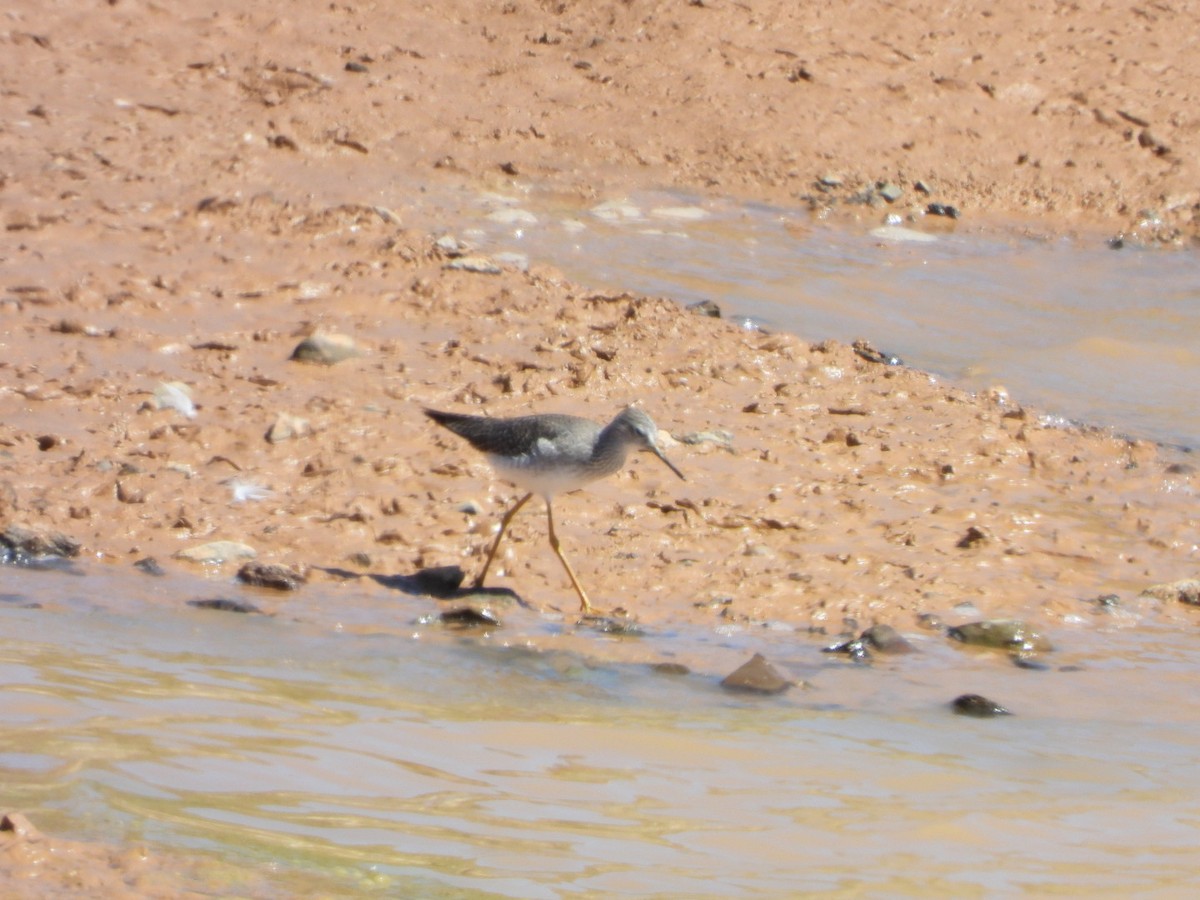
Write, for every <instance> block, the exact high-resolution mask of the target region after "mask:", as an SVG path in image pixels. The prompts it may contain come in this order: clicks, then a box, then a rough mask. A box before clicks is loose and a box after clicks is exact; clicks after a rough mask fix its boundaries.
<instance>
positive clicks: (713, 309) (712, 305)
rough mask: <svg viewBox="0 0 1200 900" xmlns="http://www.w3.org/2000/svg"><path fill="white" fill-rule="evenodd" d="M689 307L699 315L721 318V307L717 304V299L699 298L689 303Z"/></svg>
mask: <svg viewBox="0 0 1200 900" xmlns="http://www.w3.org/2000/svg"><path fill="white" fill-rule="evenodd" d="M687 308H688V309H689V310H690V311H691V312H694V313H696V315H699V316H709V317H710V318H713V319H719V318H721V307H720V306H719V305H717V302H716V301H715V300H697V301H696V302H695V303H689V304H688V306H687Z"/></svg>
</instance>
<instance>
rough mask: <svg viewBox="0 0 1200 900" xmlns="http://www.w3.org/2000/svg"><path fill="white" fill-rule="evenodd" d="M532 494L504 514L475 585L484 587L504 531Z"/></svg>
mask: <svg viewBox="0 0 1200 900" xmlns="http://www.w3.org/2000/svg"><path fill="white" fill-rule="evenodd" d="M532 496H533V494H532V493H530V494H526V495H525V496H524V497H522V498H521V499H520V500H518V501H517V502H516V503H514V504H513V506H512V509H510V510H509V511H508V512H506V513H505V514H504V518H503V519H501V520H500V531H499V533H498V534H497V535H496V539H495V540H494V541H492V548H491V549H490V550H488V555H487V561H486V562H485V563H484V564H483V571H481V572H480V573H479V575H478V576H477V577H476V578H475V587H477V588H481V587H483V579H485V578H486V577H487V573H488V569H489V568H490V567H491V565H492V560H493V559H495V558H496V550H497V549H499V547H500V540H501V538H503V537H504V532H506V531H508V523H509V522H511V521H512V520H513V516H515V515H516V514H517V512H518V511H519V510H520V509H521V507H522V506H524V505H525V503H526V501H527V500H529V498H530V497H532ZM551 530H553V529H551Z"/></svg>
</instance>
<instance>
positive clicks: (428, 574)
mask: <svg viewBox="0 0 1200 900" xmlns="http://www.w3.org/2000/svg"><path fill="white" fill-rule="evenodd" d="M466 577H467V573H466V572H464V571H463V570H462V566H431V567H430V568H428V569H421V570H419V571H418V572H417V573H416V574H414V575H413V584H414V586H415V587H416V589H417V590H418V591H419V592H420V593H422V594H428V595H429V596H431V597H449V596H452V595H453V594H455V593H457V591H458V589H459V588H460V587H461V586H462V583H463V579H464V578H466Z"/></svg>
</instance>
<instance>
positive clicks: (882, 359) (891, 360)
mask: <svg viewBox="0 0 1200 900" xmlns="http://www.w3.org/2000/svg"><path fill="white" fill-rule="evenodd" d="M852 347H853V349H854V352H855V353H857V354H858V355H859V356H860V357H862V358H863V359H865V360H866V361H867V362H873V363H878V364H879V365H882V366H902V365H904V360H902V359H901V358H900V357H898V356H896V355H895V354H892V353H885V352H884V351H883V350H877V349H875V347H873V346H872V345H871V342H870V341H864V340H862V339H861V338H860V339H859V340H857V341H855V342H854V343H853V345H852Z"/></svg>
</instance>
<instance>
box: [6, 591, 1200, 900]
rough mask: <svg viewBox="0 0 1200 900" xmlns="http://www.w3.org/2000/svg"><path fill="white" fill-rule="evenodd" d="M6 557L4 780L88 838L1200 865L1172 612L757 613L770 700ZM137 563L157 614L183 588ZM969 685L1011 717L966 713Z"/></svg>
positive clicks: (640, 868)
mask: <svg viewBox="0 0 1200 900" xmlns="http://www.w3.org/2000/svg"><path fill="white" fill-rule="evenodd" d="M5 576H6V581H7V582H8V583H9V585H10V590H11V591H12V592H13V594H14V595H19V596H29V595H32V594H34V593H36V594H37V595H38V596H39V597H41V598H42V599H43V600H44V601H45V608H44V609H22V608H19V607H17V606H15V605H14V604H13V603H6V604H5V605H4V606H2V607H0V617H2V618H3V620H4V630H3V633H4V635H5V637H4V638H3V639H0V683H2V684H3V696H4V698H5V701H4V726H5V727H4V729H3V731H2V732H0V772H3V780H4V783H5V785H6V788H7V791H6V794H7V797H8V802H9V803H10V804H14V805H19V806H21V807H23V808H25V809H27V810H28V811H30V812H31V814H33V815H35V816H37V817H38V818H39V819H40V820H42V821H43V823H44V824H45V825H46V826H47V827H53V828H56V829H61V830H63V831H67V832H70V833H72V834H75V835H83V836H90V837H93V838H103V839H114V838H115V837H119V836H121V835H124V836H125V837H126V839H143V840H148V841H151V842H153V843H158V844H161V845H164V846H170V847H176V848H183V849H185V850H192V851H195V852H200V853H204V852H211V853H214V854H217V855H220V856H222V857H224V858H226V859H234V860H241V861H243V862H244V863H245V864H246V865H256V864H261V863H265V862H267V861H272V862H275V863H277V864H278V865H279V866H280V867H281V871H282V872H284V873H287V872H291V873H293V874H294V873H297V872H298V873H301V875H303V873H306V872H307V873H317V874H319V875H320V876H321V877H322V878H324V879H334V880H335V882H336V883H337V884H338V885H340V888H339V890H342V891H344V892H345V893H348V894H361V895H370V894H378V895H383V896H401V895H402V896H413V895H418V894H419V895H423V896H429V895H438V896H510V897H516V896H520V897H547V898H550V897H561V896H574V895H579V896H612V895H628V896H639V897H647V896H690V897H717V896H755V895H758V896H784V895H788V894H794V893H796V892H800V891H808V890H822V891H832V892H844V893H848V894H855V895H869V896H897V895H899V896H917V895H920V896H929V895H931V894H932V895H937V894H954V895H955V896H963V895H988V896H991V895H994V894H996V893H998V892H1002V893H1016V892H1021V891H1033V892H1034V893H1042V892H1049V891H1053V890H1058V889H1065V888H1067V887H1069V888H1071V889H1074V890H1079V889H1083V888H1087V887H1089V886H1091V887H1095V888H1097V889H1100V888H1103V889H1106V890H1109V891H1119V892H1130V891H1134V890H1137V891H1139V892H1144V891H1146V890H1151V889H1167V888H1169V887H1170V886H1171V885H1176V884H1182V883H1188V882H1189V881H1194V879H1195V878H1196V876H1197V875H1198V874H1200V864H1197V863H1195V862H1194V846H1195V843H1196V841H1197V838H1198V837H1200V834H1198V833H1197V830H1198V822H1197V817H1196V816H1195V813H1194V797H1195V796H1197V791H1198V790H1200V772H1198V771H1197V769H1196V767H1195V766H1194V765H1193V763H1194V757H1195V751H1194V748H1195V746H1196V743H1197V739H1198V738H1200V724H1198V723H1200V700H1197V699H1196V698H1195V693H1194V691H1191V690H1190V682H1191V680H1192V666H1191V664H1190V659H1191V658H1192V657H1193V656H1194V648H1193V647H1192V646H1191V644H1192V642H1191V640H1190V639H1189V636H1188V635H1186V634H1178V633H1174V632H1171V631H1168V630H1163V631H1156V630H1155V629H1154V628H1152V627H1151V628H1143V629H1139V630H1138V631H1137V632H1136V633H1124V632H1119V631H1114V632H1113V633H1100V630H1101V628H1102V625H1101V624H1098V622H1099V620H1097V622H1089V623H1086V624H1083V625H1079V626H1077V627H1076V629H1075V630H1074V631H1070V632H1068V633H1066V634H1064V635H1061V639H1060V640H1058V641H1056V642H1057V643H1059V644H1060V645H1061V646H1062V647H1063V648H1064V649H1063V650H1061V651H1060V653H1059V654H1056V656H1055V663H1056V665H1059V666H1063V665H1067V664H1069V666H1070V669H1071V670H1069V671H1051V672H1028V671H1025V670H1019V669H1016V668H1015V667H1012V666H1011V665H1009V664H1007V663H1006V662H1005V661H1004V660H1003V658H1002V657H997V656H996V655H994V654H988V653H971V652H969V651H966V650H963V649H961V648H957V647H953V646H950V645H949V644H948V643H943V642H942V641H940V640H935V639H933V638H930V637H927V636H920V635H918V636H915V638H916V639H917V640H918V641H919V642H920V644H921V647H922V652H921V653H920V654H918V655H916V656H912V657H905V658H904V659H903V660H900V661H897V662H895V663H886V664H882V665H879V666H876V667H874V668H864V667H857V666H853V665H848V664H845V663H843V662H841V661H838V660H831V659H830V658H829V657H826V656H823V655H822V654H821V653H820V652H819V648H820V644H819V642H815V641H810V640H809V639H807V638H802V637H800V636H797V635H780V634H768V635H765V636H761V637H757V638H755V640H754V641H753V643H754V645H755V646H756V647H758V648H765V649H766V651H767V652H768V654H769V655H770V656H771V657H772V659H773V660H774V661H775V662H776V663H777V664H778V665H781V666H783V667H785V668H786V669H788V670H789V671H790V672H792V673H793V674H800V675H802V676H803V677H804V679H805V680H806V681H807V682H808V684H809V687H808V688H806V689H805V688H798V689H795V690H793V691H792V692H791V693H789V694H787V695H784V696H783V697H780V698H765V699H757V698H747V697H743V696H739V695H729V694H725V693H723V692H721V691H720V689H719V688H718V687H717V685H716V682H717V681H718V680H719V676H720V675H721V674H723V673H713V672H702V671H701V672H695V673H693V674H691V675H687V676H682V677H679V676H675V677H667V676H661V675H656V674H653V673H652V672H651V670H650V669H649V667H647V666H645V665H640V664H601V663H598V662H596V661H594V660H592V659H590V658H589V657H588V656H587V655H586V653H584V654H581V653H578V652H568V651H566V650H561V649H555V645H554V642H553V640H551V639H545V640H542V642H541V646H542V647H543V649H536V648H534V647H530V646H529V642H530V641H531V640H533V638H532V637H531V635H530V634H520V633H518V634H515V635H510V636H508V637H507V638H505V639H496V638H492V639H485V638H471V639H462V638H461V637H458V636H452V635H446V634H443V633H442V632H438V631H436V630H429V631H425V632H422V633H421V634H420V636H419V637H414V636H413V635H412V632H411V629H410V628H409V627H408V626H407V625H405V624H403V623H406V622H409V621H411V619H412V618H413V615H412V614H413V613H414V612H415V608H414V607H409V606H404V605H403V604H401V603H398V602H397V601H396V600H395V598H390V597H382V598H381V597H376V603H377V604H378V605H377V612H378V620H379V623H380V627H379V630H378V632H377V633H375V634H369V633H353V634H352V633H345V632H338V631H337V630H336V629H335V628H332V627H330V623H329V621H328V620H327V619H323V618H322V614H321V612H320V609H321V608H322V607H327V606H329V605H331V604H332V603H334V601H335V600H336V598H332V597H329V596H319V595H320V594H321V591H320V590H319V589H317V588H315V587H314V588H313V589H311V590H310V591H309V592H308V593H309V594H311V595H314V596H312V597H311V598H310V600H311V606H298V607H296V608H295V609H294V610H293V613H294V614H291V615H289V616H288V617H284V616H280V617H275V618H269V617H258V616H239V615H233V614H228V613H218V612H205V611H198V610H187V609H176V608H171V609H168V610H163V609H162V608H161V601H159V600H155V601H154V602H150V600H151V598H148V597H146V596H145V595H141V594H140V591H141V590H142V589H143V585H148V584H151V582H150V580H148V579H137V580H132V579H130V580H128V581H126V582H125V583H124V585H123V587H121V589H120V590H119V591H101V592H100V593H99V594H96V595H94V596H109V597H113V598H114V599H113V600H111V601H108V605H107V606H104V607H98V606H96V605H95V602H94V601H92V600H90V599H88V598H87V597H82V596H80V595H79V593H78V591H79V583H80V580H79V579H71V578H67V577H65V576H63V575H62V574H59V573H54V572H5ZM108 577H110V578H111V576H108ZM98 580H99V581H103V580H104V579H103V578H98ZM164 582H165V583H164ZM93 583H95V582H93ZM117 584H118V582H116V581H112V582H110V585H109V586H116V585H117ZM152 584H153V589H154V591H155V592H156V593H157V592H161V591H164V590H165V591H167V592H168V593H173V594H175V595H176V596H177V597H178V598H179V601H178V603H177V604H175V606H182V599H183V598H185V597H187V596H190V594H191V593H192V592H194V591H195V590H197V589H198V588H199V587H200V586H199V585H198V584H192V583H189V582H188V580H187V579H184V578H176V577H174V576H172V577H170V578H168V579H155V580H154V581H153V582H152ZM326 615H327V614H326ZM596 640H602V639H601V638H599V637H597V638H596ZM645 640H646V641H647V642H649V643H650V646H649V648H648V654H652V652H655V651H657V652H660V653H661V652H663V650H664V649H670V650H672V651H675V650H686V649H688V648H689V647H694V645H696V644H702V643H704V642H705V641H711V636H709V635H688V634H679V635H675V636H671V637H661V636H659V637H654V636H652V637H650V638H647V639H645ZM731 640H732V639H731ZM506 641H511V642H512V644H511V645H506ZM655 641H658V642H661V643H663V644H666V645H668V646H667V647H666V648H664V647H655V646H654V642H655ZM536 642H537V641H536V640H535V643H536ZM746 643H747V644H749V643H750V641H748V640H747V641H746ZM731 649H732V650H734V651H736V653H737V654H740V653H741V652H742V649H743V648H741V647H740V646H734V647H732V648H731ZM964 690H977V691H980V692H982V693H985V694H987V695H989V696H994V697H996V698H997V699H1001V700H1003V701H1005V702H1006V705H1008V706H1010V707H1011V708H1013V709H1014V711H1015V712H1016V713H1017V715H1015V716H1013V717H1011V718H1007V719H1004V720H969V719H963V718H961V717H957V716H953V715H951V714H950V713H949V712H948V710H947V709H946V706H945V704H946V701H947V700H949V699H950V698H951V697H952V696H954V695H955V694H957V693H961V692H962V691H964ZM303 883H304V882H303V881H302V880H300V881H296V882H295V884H303Z"/></svg>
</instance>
